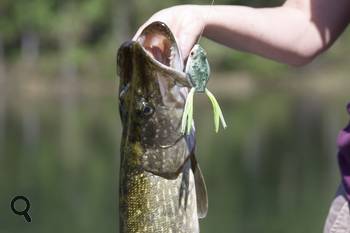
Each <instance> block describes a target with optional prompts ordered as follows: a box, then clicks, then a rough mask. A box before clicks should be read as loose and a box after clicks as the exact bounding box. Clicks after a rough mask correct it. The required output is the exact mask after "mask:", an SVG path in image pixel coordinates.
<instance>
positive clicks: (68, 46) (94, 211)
mask: <svg viewBox="0 0 350 233" xmlns="http://www.w3.org/2000/svg"><path fill="white" fill-rule="evenodd" d="M281 3H282V1H280V0H250V1H243V0H216V2H215V4H244V5H249V6H256V7H263V6H277V5H279V4H281ZM175 4H209V1H208V2H206V1H202V0H197V1H194V0H186V1H185V0H163V1H151V0H138V1H136V0H127V1H120V0H119V1H115V0H114V1H113V0H84V1H83V0H31V1H28V0H15V1H13V0H1V1H0V232H1V233H17V232H18V233H20V232H21V233H23V232H28V233H29V232H30V233H34V232H35V233H47V232H52V233H55V232H57V233H58V232H67V233H70V232H72V233H77V232H84V233H90V232H91V233H95V232H99V233H111V232H118V224H119V223H118V208H117V200H118V192H117V190H118V188H117V185H118V171H119V144H120V134H121V125H120V119H119V115H118V111H117V109H118V108H117V106H118V103H117V98H116V97H117V88H118V78H117V77H116V65H115V63H116V56H115V55H116V51H117V48H118V47H119V46H120V44H121V43H122V42H123V41H125V40H128V39H130V38H131V37H132V35H133V34H134V32H135V31H136V29H137V28H138V26H139V25H141V24H142V23H143V22H144V21H145V20H146V19H147V18H148V17H150V16H151V15H152V14H153V13H154V12H156V11H158V10H160V9H163V8H166V7H170V6H173V5H175ZM201 43H202V45H203V46H204V48H206V50H207V51H208V56H209V60H210V63H211V67H212V72H213V74H212V79H211V82H210V83H209V87H210V89H211V90H212V91H213V92H214V93H215V94H216V95H217V98H218V100H219V102H220V104H221V105H222V109H223V112H224V115H225V118H226V120H227V123H228V128H227V129H226V130H224V131H220V132H219V133H218V134H215V133H214V130H213V129H212V128H211V127H212V125H213V123H212V113H211V110H210V103H209V102H208V100H207V99H206V98H205V97H204V96H198V97H196V99H195V109H196V110H195V116H194V117H195V121H196V124H197V128H198V131H197V154H198V157H199V161H200V164H201V167H202V171H203V172H204V176H205V179H206V182H207V187H208V192H209V214H208V216H207V218H206V219H204V220H201V222H200V223H201V232H203V233H209V232H220V233H221V232H222V233H226V232H238V233H265V232H266V233H295V232H297V233H303V232H307V233H318V232H321V230H322V227H323V223H324V220H325V217H326V215H327V211H328V207H329V205H330V202H331V200H332V197H333V195H334V192H335V190H336V188H337V186H338V182H339V175H338V174H339V172H338V168H337V161H336V146H335V140H336V136H337V132H338V130H339V129H340V128H341V127H343V126H344V125H345V124H346V122H347V120H348V116H347V114H346V111H345V104H346V102H347V100H349V99H348V98H350V96H349V95H347V94H348V92H349V86H350V79H348V78H347V76H348V72H349V67H350V60H349V54H350V33H349V32H345V33H344V35H343V36H342V38H341V39H340V40H338V41H337V42H336V44H335V45H334V46H333V47H332V48H331V49H330V50H329V51H328V52H327V53H326V54H325V55H323V56H322V57H320V58H319V59H317V60H316V61H314V62H313V63H312V64H310V65H308V66H306V67H304V68H291V67H288V66H286V65H281V64H278V63H275V62H271V61H269V60H266V59H263V58H260V57H257V56H253V55H249V54H246V53H240V52H237V51H233V50H231V51H230V52H228V50H227V48H225V47H223V46H221V45H218V44H215V43H214V42H211V41H208V40H205V39H203V40H202V41H201ZM207 125H208V126H209V127H204V126H207ZM15 195H26V196H27V197H28V198H29V199H30V200H31V203H32V206H31V209H30V211H29V212H30V215H31V216H32V219H33V222H32V223H31V224H27V223H26V222H25V221H24V219H23V217H20V216H15V215H14V214H13V213H12V212H11V211H10V201H11V199H12V198H13V197H14V196H15Z"/></svg>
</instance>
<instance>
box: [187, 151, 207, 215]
mask: <svg viewBox="0 0 350 233" xmlns="http://www.w3.org/2000/svg"><path fill="white" fill-rule="evenodd" d="M191 162H192V171H193V175H194V180H195V186H196V196H197V215H198V218H205V217H206V216H207V213H208V195H207V187H206V185H205V182H204V177H203V174H202V172H201V169H200V168H199V164H198V162H197V160H196V158H195V156H194V154H193V155H192V158H191Z"/></svg>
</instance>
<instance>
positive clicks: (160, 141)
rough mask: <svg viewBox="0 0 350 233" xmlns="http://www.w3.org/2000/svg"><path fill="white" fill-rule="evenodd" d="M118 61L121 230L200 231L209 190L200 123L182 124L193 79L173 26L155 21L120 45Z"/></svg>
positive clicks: (151, 232) (126, 232)
mask: <svg viewBox="0 0 350 233" xmlns="http://www.w3.org/2000/svg"><path fill="white" fill-rule="evenodd" d="M117 66H118V67H117V69H118V73H119V76H120V85H119V111H120V117H121V121H122V125H123V130H122V142H121V147H120V148H121V153H120V156H121V158H120V159H121V163H120V164H121V165H120V181H119V213H120V214H119V215H120V232H121V233H136V232H138V233H155V232H157V233H163V232H164V233H197V232H199V224H198V218H202V217H204V216H205V215H206V213H207V208H208V204H207V193H206V188H205V184H204V180H203V176H202V174H201V171H200V169H199V166H198V163H197V161H196V158H195V154H194V152H195V138H194V130H192V131H191V134H189V135H183V134H182V133H181V132H180V125H181V117H182V113H183V110H184V105H185V100H186V96H187V93H188V88H189V87H191V83H190V82H189V80H188V79H187V77H186V74H185V73H184V72H183V62H182V58H181V54H180V51H179V49H178V47H177V44H176V41H175V38H174V36H173V34H172V33H171V31H170V30H169V29H168V27H167V26H166V25H165V24H164V23H161V22H154V23H151V24H150V25H148V26H147V27H146V28H145V29H144V30H143V32H142V33H141V35H140V36H139V37H138V38H137V40H136V41H129V42H126V43H124V44H123V45H122V46H121V47H120V48H119V50H118V57H117Z"/></svg>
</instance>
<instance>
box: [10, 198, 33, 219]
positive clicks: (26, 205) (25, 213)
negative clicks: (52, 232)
mask: <svg viewBox="0 0 350 233" xmlns="http://www.w3.org/2000/svg"><path fill="white" fill-rule="evenodd" d="M19 200H22V201H24V202H25V209H24V210H17V209H16V207H15V204H16V202H17V201H19ZM11 209H12V211H13V212H14V213H15V214H17V215H23V216H24V218H25V219H26V220H27V222H31V221H32V219H31V217H30V216H29V214H28V211H29V209H30V202H29V200H28V199H27V198H26V197H24V196H16V197H14V198H13V199H12V201H11Z"/></svg>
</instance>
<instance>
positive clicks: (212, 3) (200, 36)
mask: <svg viewBox="0 0 350 233" xmlns="http://www.w3.org/2000/svg"><path fill="white" fill-rule="evenodd" d="M214 1H215V0H212V1H211V3H210V5H209V8H210V10H209V11H208V14H207V15H206V17H205V20H204V21H207V19H208V18H209V15H210V12H211V6H213V5H214ZM204 29H205V26H203V27H202V31H201V33H200V34H199V37H198V40H197V42H196V44H198V43H199V41H200V39H201V38H202V35H203V32H204Z"/></svg>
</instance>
